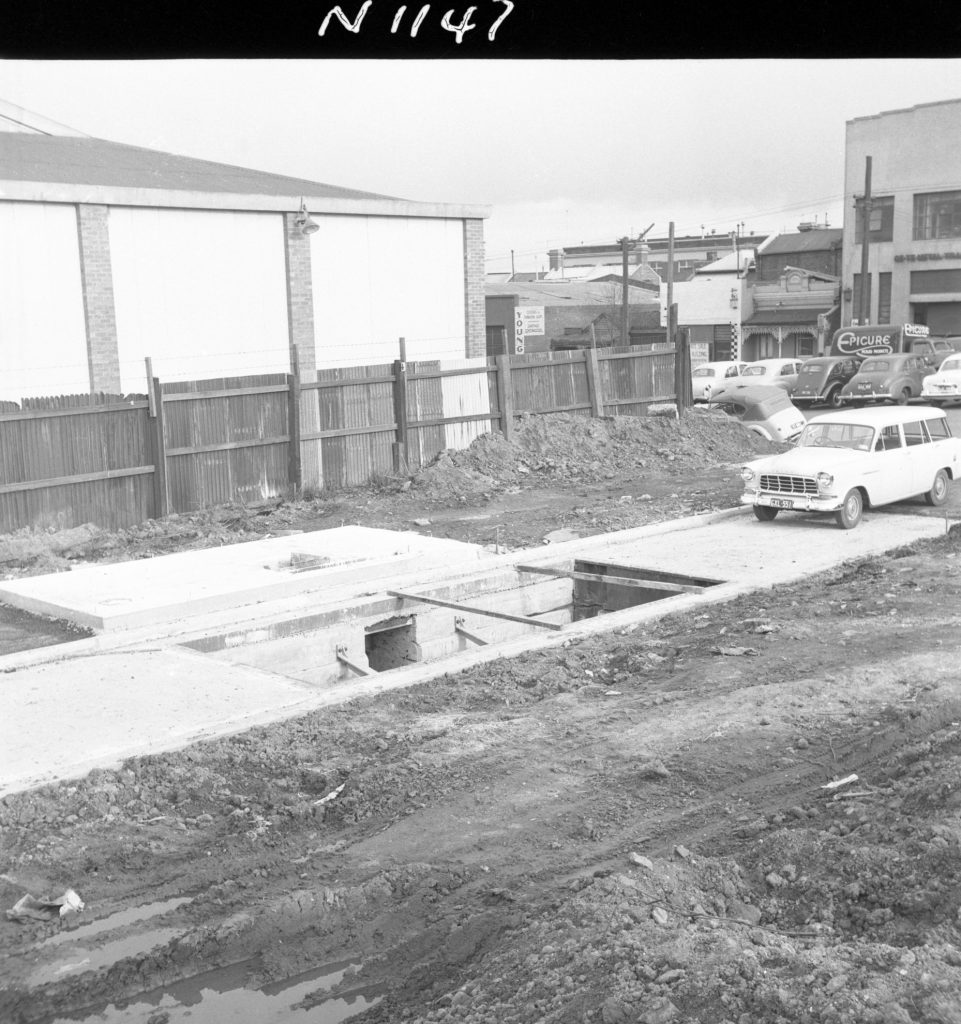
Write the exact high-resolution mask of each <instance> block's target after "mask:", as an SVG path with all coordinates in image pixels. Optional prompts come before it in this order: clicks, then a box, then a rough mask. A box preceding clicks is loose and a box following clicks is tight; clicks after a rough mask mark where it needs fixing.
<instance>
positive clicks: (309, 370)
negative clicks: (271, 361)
mask: <svg viewBox="0 0 961 1024" xmlns="http://www.w3.org/2000/svg"><path fill="white" fill-rule="evenodd" d="M296 217H297V214H296V213H285V214H284V256H285V259H286V265H287V330H288V332H289V337H290V345H291V354H293V346H294V345H296V346H297V358H298V362H299V364H300V376H301V380H303V381H308V382H310V381H315V380H316V379H317V354H316V351H315V343H314V287H313V282H312V279H311V270H310V236H309V235H305V234H303V232H301V230H300V228H298V227H297V225H296V223H295V220H296Z"/></svg>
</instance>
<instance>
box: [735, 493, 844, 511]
mask: <svg viewBox="0 0 961 1024" xmlns="http://www.w3.org/2000/svg"><path fill="white" fill-rule="evenodd" d="M741 504H742V505H764V506H765V507H767V508H783V509H786V510H787V511H791V512H834V511H836V510H837V509H839V508H840V507H841V501H840V499H839V498H838V496H837V495H836V494H821V495H813V494H768V493H767V492H765V491H761V492H757V491H745V493H744V494H742V495H741Z"/></svg>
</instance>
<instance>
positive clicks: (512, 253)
mask: <svg viewBox="0 0 961 1024" xmlns="http://www.w3.org/2000/svg"><path fill="white" fill-rule="evenodd" d="M513 278H514V250H513V249H511V279H512V280H513Z"/></svg>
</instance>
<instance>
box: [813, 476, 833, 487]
mask: <svg viewBox="0 0 961 1024" xmlns="http://www.w3.org/2000/svg"><path fill="white" fill-rule="evenodd" d="M815 479H816V480H817V482H818V490H819V491H826V490H829V489H830V488H831V486H832V485H833V484H834V476H833V475H832V474H831V473H818V475H817V476H816V477H815Z"/></svg>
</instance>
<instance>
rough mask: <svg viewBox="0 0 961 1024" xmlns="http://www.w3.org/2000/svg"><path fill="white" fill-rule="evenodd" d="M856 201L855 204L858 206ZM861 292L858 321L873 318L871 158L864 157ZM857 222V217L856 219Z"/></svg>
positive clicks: (862, 321) (864, 322)
mask: <svg viewBox="0 0 961 1024" xmlns="http://www.w3.org/2000/svg"><path fill="white" fill-rule="evenodd" d="M857 205H858V204H857V201H855V206H857ZM860 205H861V294H860V295H859V296H858V323H859V324H866V323H867V322H868V321H869V320H870V318H871V307H870V306H869V305H868V300H869V299H870V297H871V295H870V278H869V277H868V248H869V247H868V237H869V236H870V234H871V158H870V157H869V156H868V157H865V158H864V198H863V199H862V200H861V204H860ZM855 223H857V219H855Z"/></svg>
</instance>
